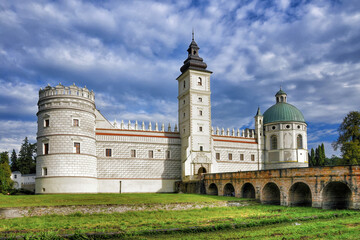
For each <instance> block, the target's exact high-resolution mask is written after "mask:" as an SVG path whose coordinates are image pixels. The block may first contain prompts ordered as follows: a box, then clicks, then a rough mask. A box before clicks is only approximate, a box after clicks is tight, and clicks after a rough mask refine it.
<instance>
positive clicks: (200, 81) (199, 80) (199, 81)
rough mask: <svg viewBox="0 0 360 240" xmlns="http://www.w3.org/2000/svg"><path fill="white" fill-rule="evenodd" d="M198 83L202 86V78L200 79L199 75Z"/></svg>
mask: <svg viewBox="0 0 360 240" xmlns="http://www.w3.org/2000/svg"><path fill="white" fill-rule="evenodd" d="M198 85H199V86H202V79H201V77H199V79H198Z"/></svg>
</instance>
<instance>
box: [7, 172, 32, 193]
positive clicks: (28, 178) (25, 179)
mask: <svg viewBox="0 0 360 240" xmlns="http://www.w3.org/2000/svg"><path fill="white" fill-rule="evenodd" d="M35 177H36V175H35V174H21V172H19V171H14V172H12V173H11V176H10V178H11V180H12V181H13V182H14V188H15V189H21V188H23V189H26V190H30V191H34V190H35Z"/></svg>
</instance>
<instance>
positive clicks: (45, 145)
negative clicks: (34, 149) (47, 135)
mask: <svg viewBox="0 0 360 240" xmlns="http://www.w3.org/2000/svg"><path fill="white" fill-rule="evenodd" d="M48 154H49V144H48V143H44V155H48Z"/></svg>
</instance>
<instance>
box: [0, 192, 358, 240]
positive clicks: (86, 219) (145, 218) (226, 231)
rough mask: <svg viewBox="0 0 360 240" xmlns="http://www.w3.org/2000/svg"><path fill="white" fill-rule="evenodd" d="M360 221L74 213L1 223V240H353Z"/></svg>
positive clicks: (223, 213)
mask: <svg viewBox="0 0 360 240" xmlns="http://www.w3.org/2000/svg"><path fill="white" fill-rule="evenodd" d="M185 196H186V195H185ZM195 196H199V195H195ZM199 197H200V196H199ZM204 197H206V196H204ZM210 199H213V198H210ZM231 199H232V200H235V199H234V198H231ZM359 217H360V212H359V211H350V210H341V211H337V210H331V211H330V210H321V209H315V208H296V207H293V208H290V207H282V206H267V205H253V206H247V207H219V208H203V209H193V210H183V211H164V210H160V211H139V212H125V213H112V214H92V215H90V214H81V213H75V214H72V215H68V216H60V215H49V216H42V217H28V218H16V219H0V238H1V237H15V236H19V235H20V236H27V237H34V236H41V235H43V234H46V236H54V235H58V234H80V235H81V234H84V233H109V232H116V233H117V234H118V237H119V236H121V237H122V238H129V239H153V238H155V239H156V238H172V239H174V238H184V239H194V238H196V239H213V238H214V239H216V238H217V239H226V238H238V237H241V238H248V239H254V238H265V239H278V238H282V237H289V238H291V239H293V238H294V239H302V238H301V237H302V236H303V234H305V235H308V236H309V237H310V239H319V238H322V237H324V238H327V237H328V236H340V235H341V236H343V234H345V236H348V239H352V237H353V236H358V234H359V233H360V229H359ZM44 229H46V232H44ZM169 229H170V230H169ZM174 229H175V230H174ZM340 233H341V234H340ZM326 234H328V235H326ZM336 234H337V235H336ZM354 234H355V235H354ZM280 236H281V237H280ZM305 239H307V238H305Z"/></svg>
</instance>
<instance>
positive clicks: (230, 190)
mask: <svg viewBox="0 0 360 240" xmlns="http://www.w3.org/2000/svg"><path fill="white" fill-rule="evenodd" d="M224 196H228V197H235V188H234V186H233V185H232V184H231V183H227V184H226V185H225V187H224Z"/></svg>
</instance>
